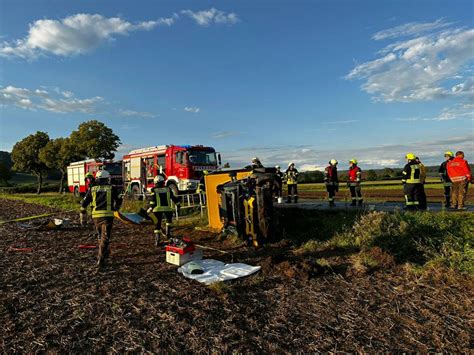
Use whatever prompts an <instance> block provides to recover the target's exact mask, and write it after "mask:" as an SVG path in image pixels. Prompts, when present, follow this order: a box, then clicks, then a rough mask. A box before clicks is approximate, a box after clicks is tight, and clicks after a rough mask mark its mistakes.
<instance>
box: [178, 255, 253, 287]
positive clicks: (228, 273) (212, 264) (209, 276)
mask: <svg viewBox="0 0 474 355" xmlns="http://www.w3.org/2000/svg"><path fill="white" fill-rule="evenodd" d="M191 263H194V264H198V265H199V266H200V267H201V268H202V269H203V271H204V273H202V274H191V273H190V271H189V269H188V268H187V266H186V265H190V264H191ZM260 268H261V267H260V266H251V265H247V264H241V263H234V264H225V263H223V262H222V261H219V260H214V259H204V260H194V261H192V262H190V263H187V264H184V265H183V266H181V267H180V268H179V269H178V272H180V273H182V274H183V275H184V276H185V277H187V278H190V279H193V280H197V281H199V282H202V283H204V284H206V285H209V284H212V283H214V282H219V281H225V280H233V279H237V278H239V277H244V276H249V275H252V274H253V273H256V272H257V271H258V270H260Z"/></svg>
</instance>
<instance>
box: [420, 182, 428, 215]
mask: <svg viewBox="0 0 474 355" xmlns="http://www.w3.org/2000/svg"><path fill="white" fill-rule="evenodd" d="M419 189H420V190H419V192H418V195H419V199H420V200H419V202H420V203H419V205H418V208H419V209H420V210H426V208H427V207H428V206H427V201H426V193H425V185H424V184H419Z"/></svg>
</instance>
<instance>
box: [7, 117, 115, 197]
mask: <svg viewBox="0 0 474 355" xmlns="http://www.w3.org/2000/svg"><path fill="white" fill-rule="evenodd" d="M120 143H121V141H120V138H119V137H118V136H117V135H116V134H115V133H114V132H113V130H112V129H111V128H109V127H107V126H106V125H105V124H104V123H102V122H100V121H97V120H92V121H87V122H83V123H81V124H80V125H79V127H78V128H77V129H76V130H74V131H72V132H71V134H70V135H69V137H60V138H55V139H50V137H49V135H48V133H46V132H41V131H37V132H36V133H34V134H30V135H29V136H27V137H25V138H23V139H22V140H20V141H19V142H17V143H16V144H15V145H14V146H13V149H12V152H11V161H10V162H11V164H9V163H8V161H9V159H8V158H7V157H5V156H0V158H1V161H0V180H4V181H8V180H9V179H10V178H11V173H10V169H13V170H15V171H21V172H25V173H31V174H33V175H34V176H36V177H37V190H36V192H37V193H38V194H40V193H41V190H42V186H43V179H44V178H45V176H46V175H47V173H48V171H51V170H57V171H59V172H60V174H61V180H60V184H59V192H61V191H62V189H63V186H64V178H65V177H66V173H67V167H68V165H69V164H71V163H72V162H74V161H78V160H83V159H113V158H114V157H115V153H114V152H116V151H117V148H118V147H119V145H120ZM2 153H3V152H2ZM9 165H10V166H9Z"/></svg>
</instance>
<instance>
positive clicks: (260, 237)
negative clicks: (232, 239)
mask: <svg viewBox="0 0 474 355" xmlns="http://www.w3.org/2000/svg"><path fill="white" fill-rule="evenodd" d="M277 184H278V182H277V181H276V180H275V171H274V169H272V168H270V169H265V168H261V169H254V170H246V169H245V170H225V171H219V172H213V173H212V174H209V175H207V176H205V189H206V198H207V213H208V219H209V228H210V229H212V230H214V231H219V232H220V231H222V232H223V233H232V234H235V235H237V236H239V237H240V238H242V239H243V240H245V241H246V242H247V243H248V244H249V245H253V246H255V247H258V246H260V245H261V244H263V243H265V242H266V241H269V240H270V239H271V238H272V236H273V235H274V225H275V223H274V214H273V195H274V191H275V189H276V187H277V186H276V185H277Z"/></svg>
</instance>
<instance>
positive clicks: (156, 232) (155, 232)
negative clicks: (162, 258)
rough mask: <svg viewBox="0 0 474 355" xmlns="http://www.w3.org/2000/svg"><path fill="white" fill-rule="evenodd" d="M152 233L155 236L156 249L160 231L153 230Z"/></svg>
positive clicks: (158, 243)
mask: <svg viewBox="0 0 474 355" xmlns="http://www.w3.org/2000/svg"><path fill="white" fill-rule="evenodd" d="M153 233H154V234H155V247H157V246H159V245H160V235H161V230H159V229H155V230H154V231H153Z"/></svg>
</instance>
